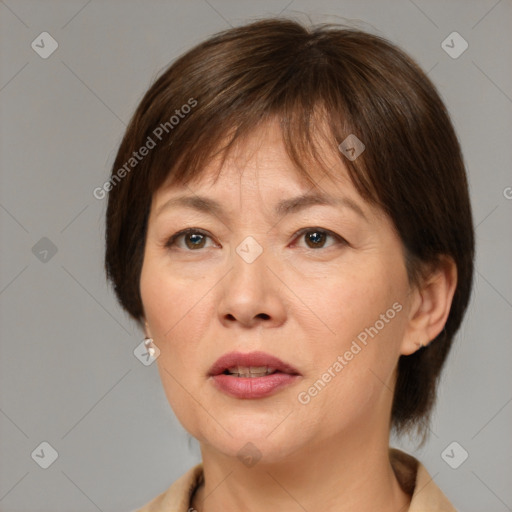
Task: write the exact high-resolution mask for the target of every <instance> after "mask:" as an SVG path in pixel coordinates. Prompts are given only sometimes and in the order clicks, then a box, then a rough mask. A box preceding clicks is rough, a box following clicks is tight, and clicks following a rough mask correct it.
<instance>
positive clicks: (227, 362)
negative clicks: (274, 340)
mask: <svg viewBox="0 0 512 512" xmlns="http://www.w3.org/2000/svg"><path fill="white" fill-rule="evenodd" d="M276 373H282V374H287V375H300V373H299V372H298V371H297V370H296V369H295V368H294V367H293V366H291V365H290V364H288V363H285V362H283V361H281V360H280V359H278V358H277V357H274V356H272V355H270V354H266V353H265V352H249V353H245V354H244V353H242V352H231V353H229V354H225V355H224V356H222V357H220V358H219V359H218V360H217V361H216V362H215V363H214V365H213V366H212V367H211V368H210V371H209V373H208V375H209V376H211V377H215V376H217V375H228V376H232V377H238V378H249V379H251V378H252V379H254V378H258V377H265V376H267V375H273V374H276Z"/></svg>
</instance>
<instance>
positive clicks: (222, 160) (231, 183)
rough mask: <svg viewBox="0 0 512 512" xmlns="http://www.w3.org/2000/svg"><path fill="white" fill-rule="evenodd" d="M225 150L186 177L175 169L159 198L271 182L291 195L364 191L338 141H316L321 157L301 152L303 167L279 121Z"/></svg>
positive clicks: (238, 139)
mask: <svg viewBox="0 0 512 512" xmlns="http://www.w3.org/2000/svg"><path fill="white" fill-rule="evenodd" d="M230 137H231V135H229V136H227V137H226V140H228V141H229V140H230ZM225 148H226V145H225V143H223V144H220V149H218V150H217V151H214V154H213V155H212V156H210V157H208V158H206V159H205V165H203V166H202V167H201V168H199V169H198V170H197V171H196V172H195V174H193V175H190V176H189V177H188V178H187V179H186V180H182V179H176V177H175V175H174V173H173V172H172V170H171V172H169V174H168V176H167V178H166V180H165V181H164V183H163V185H162V186H161V187H160V188H159V189H158V190H157V191H156V193H155V199H160V198H161V197H162V196H168V195H169V194H172V193H173V192H174V193H177V192H183V191H189V192H190V191H191V190H199V189H201V190H203V191H206V190H209V189H211V190H213V189H215V190H229V189H230V188H241V187H243V188H251V187H257V186H258V187H261V186H267V188H268V189H271V190H279V191H280V193H281V192H283V193H285V192H287V191H289V193H290V194H291V193H293V192H296V193H299V192H306V191H311V192H313V191H315V190H316V191H317V192H318V193H322V192H323V193H326V192H329V191H330V192H335V189H338V188H341V189H343V191H344V193H345V194H348V193H350V194H352V195H354V196H358V195H359V194H358V193H357V192H356V190H355V188H354V186H353V184H352V182H351V180H350V178H349V175H348V171H347V169H346V167H345V166H344V164H343V162H342V160H341V158H340V157H339V154H338V149H337V147H336V146H335V144H334V142H333V143H330V142H327V141H326V140H325V138H324V140H323V141H315V150H316V154H315V155H313V154H312V152H308V151H301V155H300V164H301V166H302V171H301V169H299V168H298V166H297V164H296V163H295V162H294V161H292V159H291V158H290V155H289V154H288V152H287V149H286V146H285V144H284V141H283V137H282V131H281V127H280V125H279V122H278V121H277V120H271V121H268V122H266V123H264V124H261V125H260V126H259V127H257V128H256V129H254V130H253V131H251V132H250V133H248V134H246V135H244V136H242V137H239V138H237V139H236V140H235V141H234V142H233V143H232V144H231V145H229V147H227V149H225ZM288 195H289V194H288Z"/></svg>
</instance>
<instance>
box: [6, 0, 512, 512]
mask: <svg viewBox="0 0 512 512" xmlns="http://www.w3.org/2000/svg"><path fill="white" fill-rule="evenodd" d="M279 13H281V14H282V15H287V16H292V17H295V18H298V19H300V20H306V19H307V18H306V15H309V17H310V18H311V20H312V21H313V22H324V21H339V22H343V23H349V24H351V25H352V26H356V27H359V28H363V29H366V30H368V31H371V32H375V33H377V34H380V35H383V36H384V37H387V38H389V39H391V40H392V41H394V42H396V43H398V44H399V45H400V46H401V47H403V48H404V49H405V50H406V51H408V52H409V53H410V54H411V55H412V56H413V57H414V58H415V59H417V61H418V62H419V63H420V65H421V66H422V67H423V68H424V69H425V70H427V71H428V72H429V76H430V77H431V78H432V79H433V81H434V83H435V84H436V85H437V86H438V88H439V90H440V93H441V95H442V97H443V98H444V100H445V102H446V104H447V106H448V108H449V110H450V113H451V115H452V118H453V122H454V124H455V127H456V130H457V132H458V135H459V137H460V140H461V143H462V146H463V151H464V154H465V159H466V162H467V169H468V173H469V180H470V186H471V197H472V201H473V209H474V218H475V224H476V226H477V228H476V237H477V261H476V274H475V289H474V294H473V297H472V302H471V304H470V307H469V310H468V315H467V317H466V320H465V322H464V325H463V327H462V329H461V331H460V332H459V335H458V336H457V340H456V343H455V346H454V348H453V352H452V353H451V355H450V358H449V361H448V364H447V367H446V370H445V373H444V376H443V382H442V387H441V392H440V395H439V401H438V406H437V408H436V414H435V417H434V422H433V424H432V433H431V436H430V439H429V441H428V442H427V444H426V445H425V446H424V447H423V448H422V449H420V450H416V449H415V445H414V443H412V442H409V441H407V440H406V439H404V440H401V441H399V440H393V444H394V445H396V446H401V447H402V448H404V449H405V450H407V451H409V452H411V453H413V454H414V455H416V456H417V457H418V458H419V459H420V460H422V461H423V462H424V464H425V465H426V466H427V469H428V470H429V472H430V474H431V475H432V476H433V478H434V480H435V482H436V483H437V484H438V485H439V486H440V487H441V488H442V489H443V490H444V492H445V493H446V494H447V495H448V497H449V498H450V499H451V500H452V502H453V503H454V504H455V506H456V507H457V508H459V509H460V510H463V511H467V512H473V511H474V512H476V511H482V510H485V511H486V512H491V511H496V512H501V511H506V510H512V485H511V474H512V471H511V470H512V461H511V454H512V436H511V435H510V432H511V425H512V404H511V401H512V386H511V372H510V362H511V361H512V357H511V356H512V344H511V336H510V333H511V327H512V325H511V324H512V322H511V318H512V315H511V308H512V272H511V271H510V261H512V258H511V256H512V241H511V237H510V218H511V211H512V199H510V197H511V196H512V189H510V188H508V187H512V174H511V166H510V164H511V161H512V158H511V146H512V145H511V143H510V142H511V141H510V133H511V120H512V76H511V75H512V73H511V66H510V54H511V52H510V50H511V39H512V35H511V34H512V30H511V29H512V23H511V22H512V4H511V2H510V0H502V1H496V0H482V1H449V2H446V1H434V2H427V1H426V0H414V2H413V1H405V0H404V1H380V2H377V1H344V0H343V1H342V0H337V1H327V0H317V1H316V2H315V3H314V5H313V3H312V2H306V1H303V0H295V1H292V2H291V1H290V0H265V1H260V2H249V1H242V2H240V1H239V2H236V1H228V0H209V1H203V0H193V1H187V2H185V1H182V2H177V1H147V2H144V1H142V0H139V1H134V0H130V1H123V2H121V1H100V0H92V1H87V0H80V1H78V0H77V1H65V2H64V1H60V2H57V1H36V0H32V1H17V0H5V1H3V2H1V1H0V24H1V32H0V33H1V55H0V59H1V60H0V64H1V66H0V109H1V114H0V115H1V118H0V119H1V123H0V130H1V133H0V144H1V147H0V164H1V169H2V174H1V192H0V222H1V240H2V244H1V267H0V307H1V319H0V322H1V323H0V329H1V335H2V345H1V356H0V399H1V402H0V432H1V457H0V510H1V511H4V512H14V511H24V512H28V511H50V510H52V511H54V512H59V511H66V512H70V511H95V510H100V511H104V512H107V511H129V510H133V509H135V508H136V507H139V506H141V505H143V504H144V503H146V502H147V501H149V500H150V499H152V498H153V497H155V496H156V495H157V494H159V493H160V492H162V491H163V490H165V489H166V488H167V487H168V486H169V485H170V484H171V483H172V482H173V481H174V480H175V479H176V478H178V477H179V476H180V475H181V474H182V473H183V472H184V471H185V470H186V469H188V468H189V467H191V466H192V465H194V464H196V463H197V462H198V461H199V460H200V454H199V449H198V446H197V443H196V442H195V440H194V441H192V442H189V441H188V436H187V434H186V432H185V431H184V430H183V428H182V427H181V426H180V425H179V423H178V421H177V420H176V418H175V417H174V415H173V413H172V410H171V409H170V406H169V405H168V403H167V400H166V398H165V395H164V392H163V390H162V387H161V384H160V379H159V376H158V372H157V368H156V365H150V366H144V365H143V364H141V362H140V361H139V360H138V359H137V358H136V357H135V356H134V350H135V348H136V347H137V345H139V343H140V342H141V340H142V338H143V335H142V332H140V331H139V330H138V329H137V328H136V326H135V324H134V323H133V322H131V321H130V320H129V319H128V318H127V316H126V315H125V314H124V313H123V312H122V311H121V309H120V308H119V307H118V305H117V304H116V302H115V299H114V297H113V294H112V293H111V291H110V290H109V289H108V287H107V285H106V283H105V278H104V274H103V266H102V265H103V261H102V258H103V233H104V228H103V218H104V213H105V207H106V201H105V200H97V199H95V198H94V197H93V194H92V192H93V189H94V188H95V187H98V186H101V185H102V184H103V183H104V181H105V180H106V179H107V177H108V174H109V170H110V166H111V165H112V163H113V158H114V155H115V152H116V150H117V146H118V144H119V142H120V140H121V137H122V134H123V131H124V128H125V125H126V123H127V121H128V120H129V118H130V116H131V114H132V112H133V110H134V109H135V107H136V105H137V103H138V101H139V100H140V99H141V97H142V95H143V93H144V92H145V90H146V89H147V88H148V86H149V85H150V83H151V82H152V80H153V79H154V78H155V77H156V76H157V74H158V73H159V72H160V71H161V70H162V69H163V68H164V67H165V66H167V64H168V63H169V62H170V61H172V60H173V59H175V58H176V57H177V56H178V55H180V54H181V53H182V52H184V51H185V50H187V49H188V48H190V47H191V46H192V45H194V44H195V43H197V42H199V41H201V40H202V39H203V38H205V37H207V36H208V35H210V34H212V33H214V32H216V31H218V30H221V29H225V28H228V27H229V26H230V25H232V26H235V25H239V24H242V23H245V22H247V21H249V20H251V19H255V18H258V17H263V16H265V15H277V14H279ZM44 31H47V32H49V33H50V34H51V35H52V37H53V38H55V40H56V41H57V42H58V44H59V47H58V49H57V50H56V51H55V53H53V54H52V55H51V56H50V57H48V58H47V59H43V58H41V57H40V56H39V55H38V54H37V53H36V52H35V51H34V50H33V49H32V48H31V43H32V41H33V40H35V39H36V38H37V36H38V35H39V34H40V33H41V32H44ZM453 31H457V32H459V33H460V34H461V36H462V37H463V38H464V39H465V40H466V41H467V42H468V44H469V48H468V49H467V50H466V51H465V52H464V53H463V54H462V55H461V56H460V57H458V58H456V59H454V58H452V57H450V56H449V55H448V54H447V53H446V52H445V51H444V50H443V48H442V47H441V43H442V41H443V40H444V39H445V38H446V37H447V36H448V35H449V34H450V33H452V32H453ZM457 44H458V43H457ZM507 226H509V227H508V228H507ZM44 237H46V238H47V239H48V240H49V241H51V243H50V242H49V241H48V240H43V241H40V240H41V239H42V238H44ZM36 244H39V245H36ZM34 246H35V248H34ZM53 246H54V247H53ZM52 249H53V252H54V251H55V249H56V250H57V252H56V253H55V254H53V253H52ZM44 251H47V252H44ZM43 441H46V442H47V443H49V444H50V445H51V446H52V447H53V448H54V449H55V450H56V451H57V452H58V458H57V459H56V460H55V461H54V462H53V464H52V465H51V466H50V467H48V469H42V468H41V467H40V466H39V464H38V463H36V461H38V462H42V461H43V459H44V458H46V460H47V461H48V460H49V459H48V457H50V451H49V450H48V449H47V448H44V446H43V452H41V448H40V447H39V445H40V443H41V442H43ZM453 441H456V442H458V443H459V444H460V446H461V447H463V449H465V450H466V451H467V452H468V454H469V457H468V459H467V460H466V461H465V462H464V463H463V464H461V465H460V466H459V467H458V469H452V468H451V467H450V466H449V465H448V464H447V463H446V462H445V461H444V460H443V458H442V457H441V453H442V452H443V450H444V449H445V448H446V447H447V446H448V445H449V444H450V443H452V442H453ZM38 447H39V448H38ZM36 448H37V450H36ZM34 450H36V452H35V453H36V454H37V453H39V458H38V457H37V456H35V455H34V456H31V454H32V453H33V452H34ZM44 450H46V451H44ZM457 450H459V451H457ZM460 453H462V452H460V448H457V449H456V451H455V455H456V457H460ZM43 454H44V455H43Z"/></svg>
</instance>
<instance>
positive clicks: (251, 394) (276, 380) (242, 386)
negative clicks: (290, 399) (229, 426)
mask: <svg viewBox="0 0 512 512" xmlns="http://www.w3.org/2000/svg"><path fill="white" fill-rule="evenodd" d="M233 366H270V367H272V368H275V369H276V370H277V372H276V373H273V374H271V375H265V376H264V377H235V376H233V375H225V374H224V373H222V372H224V371H225V370H226V369H228V368H231V367H233ZM209 376H210V378H211V379H212V383H213V384H214V385H215V387H217V389H219V390H220V391H223V392H224V393H226V394H228V395H230V396H233V397H235V398H245V399H255V398H264V397H267V396H270V395H272V394H274V393H275V392H277V391H278V390H279V389H281V388H283V387H285V386H287V385H289V384H292V383H293V382H295V381H296V380H297V379H300V377H301V376H300V374H299V372H298V371H297V370H296V369H295V368H293V367H292V366H291V365H289V364H287V363H284V362H283V361H281V360H280V359H278V358H277V357H274V356H271V355H270V354H265V353H264V352H250V353H248V354H243V353H241V352H231V353H229V354H226V355H224V356H222V357H221V358H220V359H218V360H217V362H216V363H215V364H214V365H213V366H212V367H211V369H210V372H209Z"/></svg>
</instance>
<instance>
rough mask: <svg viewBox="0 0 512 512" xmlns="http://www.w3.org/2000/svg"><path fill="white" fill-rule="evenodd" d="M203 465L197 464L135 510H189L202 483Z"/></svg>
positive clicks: (163, 511) (149, 511) (160, 511)
mask: <svg viewBox="0 0 512 512" xmlns="http://www.w3.org/2000/svg"><path fill="white" fill-rule="evenodd" d="M202 478H203V465H202V463H200V464H197V465H196V466H194V467H193V468H190V469H189V470H188V471H187V472H186V473H184V474H183V475H181V476H180V478H178V480H176V481H175V482H174V483H173V484H172V485H171V486H170V487H169V488H168V489H167V490H166V491H164V492H163V493H162V494H159V495H158V496H157V497H156V498H154V499H152V500H151V501H150V502H149V503H147V504H146V505H144V506H143V507H142V508H139V509H137V510H135V511H134V512H167V511H170V510H172V511H173V512H189V508H190V497H191V495H192V494H193V492H194V491H195V489H196V488H197V486H198V485H199V484H200V483H201V481H202Z"/></svg>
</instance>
